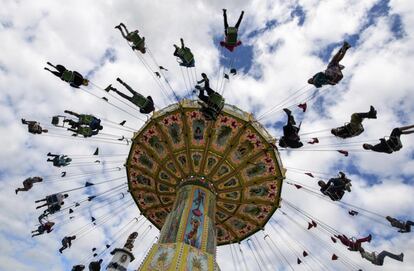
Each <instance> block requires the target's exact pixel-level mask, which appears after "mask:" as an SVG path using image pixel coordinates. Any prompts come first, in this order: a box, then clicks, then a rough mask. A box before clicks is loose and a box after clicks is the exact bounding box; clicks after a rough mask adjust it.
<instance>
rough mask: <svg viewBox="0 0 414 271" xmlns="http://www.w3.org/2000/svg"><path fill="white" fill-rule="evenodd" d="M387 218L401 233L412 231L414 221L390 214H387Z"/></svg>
mask: <svg viewBox="0 0 414 271" xmlns="http://www.w3.org/2000/svg"><path fill="white" fill-rule="evenodd" d="M385 219H387V220H388V221H389V222H390V223H391V226H392V227H394V228H398V229H399V231H398V232H401V233H405V232H411V226H414V222H413V221H411V220H407V221H401V220H398V219H396V218H393V217H390V216H387V217H386V218H385Z"/></svg>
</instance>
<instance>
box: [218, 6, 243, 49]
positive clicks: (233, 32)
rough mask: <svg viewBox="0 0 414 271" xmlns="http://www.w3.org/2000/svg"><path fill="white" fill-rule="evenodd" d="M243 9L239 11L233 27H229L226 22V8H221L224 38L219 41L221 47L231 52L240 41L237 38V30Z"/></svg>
mask: <svg viewBox="0 0 414 271" xmlns="http://www.w3.org/2000/svg"><path fill="white" fill-rule="evenodd" d="M243 15H244V11H242V12H241V14H240V17H239V19H238V20H237V23H236V25H235V26H233V27H229V24H228V22H227V10H226V9H223V19H224V35H225V37H224V40H223V41H220V45H221V46H222V47H225V48H226V49H227V50H229V51H230V52H233V51H234V49H235V48H236V47H237V46H239V45H241V41H240V40H239V39H238V32H239V26H240V23H241V21H242V19H243Z"/></svg>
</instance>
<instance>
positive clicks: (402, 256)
mask: <svg viewBox="0 0 414 271" xmlns="http://www.w3.org/2000/svg"><path fill="white" fill-rule="evenodd" d="M399 256H400V259H401V261H404V253H401V254H400V255H399Z"/></svg>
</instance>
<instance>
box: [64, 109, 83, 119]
mask: <svg viewBox="0 0 414 271" xmlns="http://www.w3.org/2000/svg"><path fill="white" fill-rule="evenodd" d="M63 112H65V113H67V114H69V115H73V116H75V117H77V118H79V116H80V115H79V114H78V113H75V112H73V111H70V110H65V111H63Z"/></svg>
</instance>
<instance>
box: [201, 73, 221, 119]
mask: <svg viewBox="0 0 414 271" xmlns="http://www.w3.org/2000/svg"><path fill="white" fill-rule="evenodd" d="M201 77H202V78H203V79H201V80H200V81H197V83H198V84H202V83H204V87H201V86H200V85H197V86H195V88H196V89H198V90H199V94H198V98H199V99H200V100H201V101H202V102H203V103H201V105H202V108H201V112H202V113H203V115H204V116H205V118H206V119H208V120H215V119H216V118H217V116H218V114H220V112H221V110H222V109H223V107H224V98H223V96H221V95H220V94H219V93H218V92H216V91H214V90H213V89H211V87H210V80H209V79H208V77H207V75H206V74H205V73H202V74H201ZM204 91H205V92H207V95H205V93H204Z"/></svg>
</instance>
